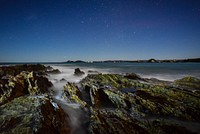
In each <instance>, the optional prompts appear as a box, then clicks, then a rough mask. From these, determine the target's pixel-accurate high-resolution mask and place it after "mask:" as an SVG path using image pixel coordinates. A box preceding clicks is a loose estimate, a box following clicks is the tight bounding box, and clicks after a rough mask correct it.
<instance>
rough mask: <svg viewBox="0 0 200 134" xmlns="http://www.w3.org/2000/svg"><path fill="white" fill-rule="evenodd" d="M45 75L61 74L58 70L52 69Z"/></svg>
mask: <svg viewBox="0 0 200 134" xmlns="http://www.w3.org/2000/svg"><path fill="white" fill-rule="evenodd" d="M47 73H48V74H59V73H61V72H60V70H58V69H52V70H49V71H47Z"/></svg>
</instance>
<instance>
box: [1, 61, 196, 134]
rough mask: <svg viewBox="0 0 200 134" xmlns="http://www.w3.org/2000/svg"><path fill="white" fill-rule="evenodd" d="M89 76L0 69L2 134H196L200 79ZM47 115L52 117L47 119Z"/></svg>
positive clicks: (31, 67)
mask: <svg viewBox="0 0 200 134" xmlns="http://www.w3.org/2000/svg"><path fill="white" fill-rule="evenodd" d="M68 71H72V70H68ZM87 71H88V72H87V73H86V72H85V70H84V71H83V70H82V69H81V70H80V69H77V72H76V71H75V72H74V71H73V72H72V74H73V78H74V80H71V81H70V80H68V79H67V78H66V79H65V77H64V76H65V75H68V74H69V72H63V71H62V70H58V69H57V68H55V67H54V68H52V67H51V66H44V65H40V64H37V65H17V66H6V67H0V72H1V73H0V76H1V81H0V82H1V83H0V84H1V86H0V88H1V92H0V93H1V99H0V100H1V103H0V109H1V111H3V112H2V113H3V114H1V115H0V123H1V124H2V123H3V122H4V123H3V124H7V125H1V126H0V127H1V129H0V132H5V131H6V130H8V131H12V132H25V131H26V132H34V133H41V132H43V131H47V130H49V131H48V132H49V133H54V132H58V133H72V134H78V133H92V134H95V133H97V132H98V133H101V132H103V133H112V132H118V133H130V132H131V133H157V132H163V133H168V132H169V130H170V131H173V132H175V133H183V132H186V133H199V128H200V122H199V121H200V119H199V118H198V117H200V116H199V109H200V102H199V97H200V92H199V90H200V87H199V85H200V79H198V78H194V77H184V78H182V79H179V80H175V81H171V82H170V81H162V80H158V79H148V78H143V77H141V76H139V75H137V74H134V73H133V72H132V73H128V74H113V73H107V72H105V73H101V72H97V71H95V70H87ZM57 75H59V76H60V77H56V76H57ZM70 77H71V76H70ZM28 105H30V106H31V107H28ZM26 107H28V109H27V108H26ZM44 108H45V109H44ZM9 109H11V110H12V111H15V112H11V113H10V112H9ZM34 109H39V111H40V110H41V113H40V112H39V113H37V112H35V111H34ZM34 112H35V113H37V114H33V113H34ZM22 113H23V116H21V115H22ZM47 113H51V114H50V117H48V118H47V117H46V115H48V114H47ZM30 114H31V115H30ZM29 117H31V118H38V121H37V122H35V120H31V118H29ZM41 117H43V118H44V122H42V120H41ZM60 117H61V118H60ZM25 119H26V121H25ZM113 119H114V122H113ZM17 120H19V122H17ZM24 121H25V122H24ZM49 121H50V122H53V124H51V123H50V124H49V123H48V122H49ZM13 123H14V124H13ZM190 123H193V124H194V126H193V127H192V126H191V125H189V124H190ZM9 124H11V125H9ZM31 124H35V125H34V127H33V126H32V125H31ZM105 124H106V125H105ZM11 126H12V127H11ZM27 126H28V127H27ZM8 128H9V129H8ZM118 128H120V129H118ZM166 128H167V129H166Z"/></svg>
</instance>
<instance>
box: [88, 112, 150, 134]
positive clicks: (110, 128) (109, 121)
mask: <svg viewBox="0 0 200 134" xmlns="http://www.w3.org/2000/svg"><path fill="white" fill-rule="evenodd" d="M89 132H90V133H91V134H113V133H117V134H122V133H123V134H136V133H141V134H147V131H146V130H145V129H144V128H143V127H142V126H141V125H140V124H139V122H138V121H137V120H134V119H132V118H130V116H128V115H127V114H125V113H123V111H121V110H113V111H109V110H102V109H101V110H98V109H92V110H91V123H90V127H89Z"/></svg>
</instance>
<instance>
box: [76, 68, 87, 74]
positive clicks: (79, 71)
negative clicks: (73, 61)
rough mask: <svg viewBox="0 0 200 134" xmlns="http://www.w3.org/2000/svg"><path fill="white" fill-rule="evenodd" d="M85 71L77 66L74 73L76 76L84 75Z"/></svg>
mask: <svg viewBox="0 0 200 134" xmlns="http://www.w3.org/2000/svg"><path fill="white" fill-rule="evenodd" d="M84 74H85V73H84V72H83V71H81V70H80V69H79V68H76V69H75V71H74V75H76V76H81V75H84Z"/></svg>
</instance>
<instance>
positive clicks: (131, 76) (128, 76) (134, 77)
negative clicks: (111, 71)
mask: <svg viewBox="0 0 200 134" xmlns="http://www.w3.org/2000/svg"><path fill="white" fill-rule="evenodd" d="M124 77H125V78H127V79H132V80H141V79H142V78H141V77H140V76H139V75H137V74H135V73H131V74H126V75H125V76H124Z"/></svg>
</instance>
